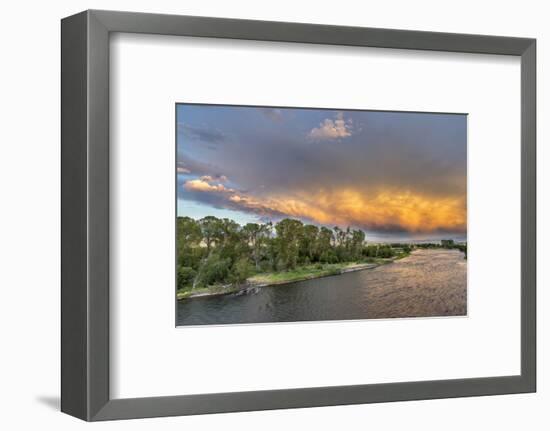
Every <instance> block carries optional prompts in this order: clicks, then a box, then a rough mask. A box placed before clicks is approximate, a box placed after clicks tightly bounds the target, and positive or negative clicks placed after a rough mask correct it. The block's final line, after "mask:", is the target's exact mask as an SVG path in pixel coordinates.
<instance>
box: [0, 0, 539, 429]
mask: <svg viewBox="0 0 550 431" xmlns="http://www.w3.org/2000/svg"><path fill="white" fill-rule="evenodd" d="M88 8H95V9H118V10H134V11H143V12H161V13H174V14H189V15H210V16H223V17H234V18H250V19H269V20H281V21H302V22H315V23H328V24H337V25H360V26H371V27H387V28H402V29H415V30H433V31H446V32H466V33H481V34H498V35H506V36H527V37H536V38H537V39H538V70H539V91H538V100H539V103H538V107H539V116H538V118H539V129H538V140H539V162H538V163H539V193H538V196H539V231H538V232H539V257H538V262H539V298H538V299H539V320H538V325H539V392H538V393H537V394H529V395H512V396H497V397H485V398H464V399H455V400H437V401H419V402H402V403H390V404H378V405H367V406H343V407H331V408H315V409H302V410H291V411H275V412H254V413H240V414H225V415H211V416H201V417H189V418H163V419H149V420H139V421H122V422H111V423H103V424H96V425H94V426H96V427H99V428H101V429H120V430H122V429H148V428H150V427H155V429H159V430H162V429H181V428H183V427H185V428H186V429H212V430H213V429H219V428H223V429H224V430H231V429H238V430H248V429H250V430H252V429H258V428H261V429H266V430H270V429H273V430H275V429H281V428H283V429H284V428H288V429H320V430H325V429H326V430H333V429H335V428H342V429H346V430H354V429H357V430H359V429H361V430H363V429H365V428H367V427H369V428H370V429H376V430H384V429H404V428H406V429H410V430H416V429H418V430H423V431H429V430H441V429H446V430H461V431H463V430H466V429H484V428H487V429H499V430H516V429H519V428H524V429H529V430H542V429H548V426H549V425H550V413H548V412H549V408H548V406H549V405H550V373H549V372H548V371H547V369H548V368H547V367H548V364H549V363H550V362H549V358H550V356H549V352H548V346H549V342H548V341H547V340H548V337H547V336H546V333H547V331H548V330H549V329H550V328H549V326H550V319H549V318H548V316H547V315H545V314H544V309H545V308H546V309H548V306H549V305H550V304H549V301H550V299H549V296H548V294H547V293H546V292H544V286H545V284H547V281H548V270H547V269H546V268H543V262H544V261H547V260H548V258H549V255H548V252H547V251H545V250H543V247H542V244H543V243H544V242H548V241H550V237H549V234H548V229H547V227H546V226H547V225H544V226H543V224H542V223H541V221H542V220H543V218H544V217H546V218H548V216H549V214H548V209H549V208H548V204H549V199H548V196H543V191H545V189H546V187H545V184H543V183H546V185H547V184H548V181H549V179H548V174H547V173H546V172H542V167H543V166H544V164H546V165H548V163H550V157H549V152H548V150H547V149H545V148H543V145H542V142H544V141H545V140H546V139H547V136H548V130H549V128H548V126H547V125H546V124H545V122H544V119H545V118H548V117H549V115H550V112H549V108H548V103H549V101H550V94H549V87H548V84H547V82H546V80H545V79H544V75H543V73H542V71H548V70H550V69H549V68H550V48H549V47H548V44H549V42H550V28H549V27H548V16H549V13H548V11H546V10H545V2H542V1H525V0H524V1H521V2H519V1H515V2H513V3H512V4H510V5H508V4H506V3H505V2H503V1H485V2H480V1H479V0H478V1H470V0H463V1H461V2H452V3H451V2H442V1H428V0H416V1H406V0H403V1H398V0H388V1H384V2H380V1H376V2H374V1H370V2H369V1H347V0H340V1H338V2H334V1H326V0H317V1H315V2H306V1H301V2H300V1H298V0H288V1H287V0H277V1H271V2H269V3H267V2H259V1H245V0H232V1H223V0H219V1H216V0H202V1H191V0H189V1H186V2H181V1H163V0H156V1H154V2H153V1H143V0H134V1H125V0H111V1H105V0H101V1H100V0H90V1H87V2H86V1H81V0H72V1H68V0H62V1H57V2H38V1H24V0H22V1H19V2H17V3H16V2H11V3H6V4H3V8H2V17H3V19H2V25H1V26H0V32H1V37H0V41H1V42H0V43H1V45H2V49H1V51H0V53H1V55H2V57H1V58H2V66H1V67H0V74H1V79H0V106H1V110H2V111H1V118H2V121H1V123H0V124H1V127H0V152H1V155H0V176H1V182H0V187H1V189H0V190H1V194H0V202H1V203H2V210H1V211H0V217H1V219H0V262H1V265H0V280H1V281H0V286H1V287H2V297H1V300H0V319H1V326H0V328H1V331H2V338H1V342H2V351H1V354H0V388H1V389H0V397H1V399H0V403H1V404H0V405H2V414H1V415H0V424H2V425H3V426H4V427H5V428H6V429H26V428H31V427H33V426H35V427H38V426H42V427H47V428H48V429H57V430H60V429H77V428H79V427H82V426H84V423H83V422H80V421H78V420H76V419H73V418H71V417H69V416H66V415H63V414H61V413H59V412H58V411H57V408H58V403H59V401H58V398H59V350H60V346H59V263H60V262H59V224H60V220H59V206H60V201H59V199H60V198H59V168H60V167H59V130H60V128H59V109H60V107H59V80H60V78H59V64H60V57H59V39H60V31H59V19H60V18H62V17H64V16H67V15H70V14H73V13H75V12H79V11H81V10H83V9H88ZM546 74H547V75H548V72H547V73H546ZM495 162H498V160H497V161H495ZM545 162H546V163H545ZM545 338H546V339H545ZM6 425H8V427H6Z"/></svg>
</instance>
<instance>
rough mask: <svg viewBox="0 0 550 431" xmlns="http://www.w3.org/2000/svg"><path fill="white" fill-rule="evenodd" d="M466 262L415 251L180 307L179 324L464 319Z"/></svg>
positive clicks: (455, 255)
mask: <svg viewBox="0 0 550 431" xmlns="http://www.w3.org/2000/svg"><path fill="white" fill-rule="evenodd" d="M466 262H467V261H466V260H465V259H464V254H463V253H462V252H460V251H458V250H442V249H436V250H416V251H414V252H413V253H412V254H411V255H410V256H408V257H406V258H404V259H401V260H397V261H395V262H393V263H390V264H387V265H382V266H379V267H377V268H374V269H366V270H362V271H357V272H351V273H346V274H341V275H336V276H331V277H325V278H318V279H315V280H307V281H300V282H297V283H292V284H287V285H281V286H272V287H264V288H261V289H259V290H258V292H257V293H251V294H248V295H241V296H236V295H226V296H218V297H211V298H193V299H187V300H184V301H179V302H178V308H177V324H178V325H208V324H229V323H260V322H296V321H311V320H349V319H382V318H393V317H426V316H462V315H465V314H466V302H467V301H466Z"/></svg>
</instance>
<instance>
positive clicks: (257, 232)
mask: <svg viewBox="0 0 550 431" xmlns="http://www.w3.org/2000/svg"><path fill="white" fill-rule="evenodd" d="M272 226H273V225H272V224H271V222H270V223H267V224H258V223H247V224H246V225H245V226H244V227H243V234H244V236H245V238H246V241H247V243H248V245H249V246H250V248H251V250H252V260H253V261H254V265H255V266H256V269H260V260H261V258H262V249H263V248H264V246H265V244H266V240H267V239H268V238H269V236H270V234H271V229H272Z"/></svg>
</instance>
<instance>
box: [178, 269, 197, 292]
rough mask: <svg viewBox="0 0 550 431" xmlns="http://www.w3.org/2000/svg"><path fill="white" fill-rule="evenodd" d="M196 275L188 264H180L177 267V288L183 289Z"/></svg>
mask: <svg viewBox="0 0 550 431" xmlns="http://www.w3.org/2000/svg"><path fill="white" fill-rule="evenodd" d="M196 275H197V271H195V270H194V269H193V268H191V267H190V266H180V267H178V289H183V288H185V287H187V286H191V285H192V284H193V279H194V278H195V276H196Z"/></svg>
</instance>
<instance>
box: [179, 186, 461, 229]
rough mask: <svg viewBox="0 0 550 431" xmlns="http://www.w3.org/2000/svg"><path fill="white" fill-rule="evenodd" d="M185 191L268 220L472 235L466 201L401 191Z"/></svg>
mask: <svg viewBox="0 0 550 431" xmlns="http://www.w3.org/2000/svg"><path fill="white" fill-rule="evenodd" d="M184 187H185V188H186V189H188V190H193V191H195V192H205V193H209V194H211V195H212V194H213V195H216V196H217V197H218V201H217V204H218V206H221V207H226V208H231V209H236V210H241V211H246V212H252V213H255V214H258V215H262V216H267V217H270V216H271V217H273V216H275V217H281V216H288V217H296V218H301V219H307V220H311V221H312V222H314V223H318V224H322V225H329V226H334V225H338V226H354V227H359V228H363V229H376V230H388V229H390V230H398V231H407V232H414V233H420V232H435V231H447V232H465V231H466V205H465V201H464V197H462V196H458V197H453V196H449V197H440V196H428V195H422V194H418V193H413V192H410V191H399V190H377V191H374V192H372V193H365V192H364V191H361V190H356V189H352V188H348V189H339V190H318V191H316V192H307V193H306V192H302V193H295V194H293V195H281V194H279V195H271V196H262V197H258V196H252V195H249V194H247V193H244V192H239V191H236V190H234V189H230V188H227V187H225V186H224V185H223V184H211V183H208V182H206V181H203V179H197V180H190V181H187V182H186V183H185V185H184Z"/></svg>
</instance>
